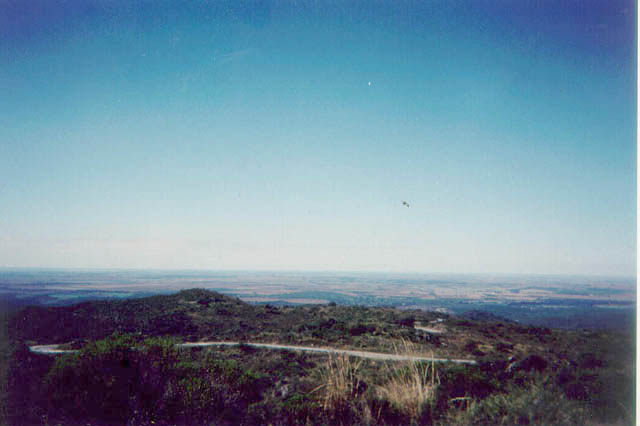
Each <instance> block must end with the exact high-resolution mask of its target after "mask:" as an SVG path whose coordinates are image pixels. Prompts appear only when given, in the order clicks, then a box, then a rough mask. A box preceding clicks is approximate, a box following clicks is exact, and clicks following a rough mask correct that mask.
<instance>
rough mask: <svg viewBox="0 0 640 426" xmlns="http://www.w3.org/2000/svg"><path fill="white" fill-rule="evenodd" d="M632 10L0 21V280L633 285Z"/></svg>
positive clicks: (393, 8)
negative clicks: (124, 273) (190, 273)
mask: <svg viewBox="0 0 640 426" xmlns="http://www.w3.org/2000/svg"><path fill="white" fill-rule="evenodd" d="M367 6H369V7H367ZM635 8H636V5H635V3H634V2H631V1H612V2H602V3H598V2H572V3H555V2H537V1H531V2H528V1H523V2H514V3H503V2H491V1H487V2H484V1H482V2H473V3H471V4H468V3H467V2H455V1H452V2H412V1H408V2H402V3H398V2H386V1H383V2H378V3H374V4H366V3H359V2H358V3H357V2H342V3H334V4H323V3H316V2H311V1H301V2H296V3H295V4H287V3H281V2H264V3H261V4H260V5H256V4H249V3H244V2H233V3H226V2H216V3H213V4H209V3H207V4H201V3H188V2H183V3H177V2H162V3H136V2H134V3H126V2H113V3H112V2H108V3H105V2H92V1H89V2H80V1H70V2H64V3H60V4H56V3H54V2H45V1H42V2H40V1H36V2H29V3H22V2H15V3H13V2H4V3H2V4H0V81H1V82H2V86H3V89H4V90H3V96H2V97H0V206H1V207H0V268H45V269H47V268H63V269H64V268H79V269H136V270H144V269H159V268H163V269H165V270H210V271H220V270H243V271H246V270H263V271H287V270H293V271H331V272H340V271H352V272H367V271H371V272H376V271H379V272H384V273H424V274H429V273H443V274H446V273H451V274H456V273H469V274H524V275H529V274H541V275H580V276H620V277H634V276H635V275H636V272H637V271H636V259H637V257H636V251H637V247H636V223H637V222H636V217H637V212H636V192H637V188H636V182H637V172H636V116H637V113H636V86H637V82H636V32H635V31H636V9H635ZM403 202H406V203H408V206H406V205H405V204H403ZM446 271H450V272H446Z"/></svg>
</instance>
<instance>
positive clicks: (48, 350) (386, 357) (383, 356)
mask: <svg viewBox="0 0 640 426" xmlns="http://www.w3.org/2000/svg"><path fill="white" fill-rule="evenodd" d="M241 344H242V345H247V346H252V347H254V348H265V349H276V350H281V349H284V350H289V351H303V352H319V353H326V354H329V353H331V354H345V355H350V356H356V357H360V358H367V359H373V360H378V361H429V362H431V361H434V362H453V363H456V364H475V363H476V362H475V361H474V360H472V359H456V358H431V357H425V356H415V355H399V354H388V353H379V352H367V351H355V350H351V349H337V348H324V347H315V346H293V345H279V344H275V343H254V342H242V343H241V342H217V341H216V342H186V343H180V344H178V346H179V347H182V348H195V347H207V346H239V345H241ZM59 346H60V345H35V346H30V347H29V350H30V351H31V352H33V353H39V354H46V355H58V354H63V353H73V352H78V351H77V350H71V349H58V347H59Z"/></svg>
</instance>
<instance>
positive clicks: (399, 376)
mask: <svg viewBox="0 0 640 426" xmlns="http://www.w3.org/2000/svg"><path fill="white" fill-rule="evenodd" d="M403 346H404V347H403V353H404V354H415V350H414V347H413V345H408V344H407V343H406V342H403ZM396 353H399V351H398V350H397V348H396ZM390 376H391V378H390V379H389V381H387V383H385V384H384V385H382V386H379V387H378V388H377V392H378V396H379V397H380V398H384V399H386V400H388V401H389V402H390V403H391V404H392V405H393V406H395V407H396V408H398V409H399V410H401V411H403V412H405V413H406V414H407V415H409V417H411V418H413V419H418V418H419V417H420V415H421V414H422V409H423V407H424V404H425V403H426V402H427V401H429V400H431V399H432V398H433V397H434V394H435V390H436V388H437V386H438V385H439V384H440V378H439V377H438V373H437V372H436V370H435V364H434V362H433V361H431V364H426V365H425V364H424V363H422V362H416V361H407V362H403V363H401V364H400V365H396V366H395V368H393V370H392V371H390Z"/></svg>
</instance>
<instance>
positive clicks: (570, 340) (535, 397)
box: [7, 289, 635, 424]
mask: <svg viewBox="0 0 640 426" xmlns="http://www.w3.org/2000/svg"><path fill="white" fill-rule="evenodd" d="M472 318H474V319H468V318H465V319H463V318H457V317H451V316H447V315H444V314H441V313H434V312H425V311H418V310H415V311H400V310H396V309H393V308H367V307H359V306H350V307H347V306H339V305H335V304H329V305H322V306H318V305H314V306H296V307H290V306H281V307H275V306H270V305H249V304H247V303H244V302H242V301H240V300H239V299H235V298H232V297H228V296H224V295H221V294H219V293H216V292H211V291H207V290H199V289H194V290H186V291H181V292H179V293H177V294H173V295H167V296H153V297H148V298H142V299H130V300H118V301H95V302H85V303H81V304H78V305H73V306H66V307H53V308H45V307H29V308H25V309H23V310H21V311H19V312H18V313H17V314H15V315H14V316H12V317H11V318H10V320H9V326H8V330H9V340H10V345H11V347H12V348H13V351H12V356H11V360H10V370H9V379H8V402H7V413H8V414H7V417H8V419H9V421H10V422H13V423H14V424H23V423H21V421H23V420H24V419H25V417H24V416H27V417H28V418H29V419H31V420H32V421H33V422H36V423H38V422H39V423H42V419H43V418H46V419H48V420H47V422H60V423H63V424H76V423H82V422H84V423H83V424H86V422H87V421H90V422H91V424H110V423H116V424H122V423H123V422H125V423H126V422H129V424H151V422H154V423H155V424H159V423H160V424H162V423H163V422H166V423H167V424H235V423H238V422H239V421H241V422H244V423H246V424H264V423H269V422H272V423H275V424H305V423H307V422H308V421H310V422H311V423H319V424H322V423H327V424H334V423H342V424H371V423H387V424H407V423H412V422H413V423H421V424H431V423H435V424H452V423H454V424H456V423H457V424H469V423H474V422H475V423H480V424H486V423H499V422H500V421H505V422H507V423H521V422H529V423H534V424H536V423H537V424H549V423H558V424H576V422H577V423H584V422H588V421H593V422H595V423H598V422H616V421H619V422H622V424H627V423H630V422H632V421H633V418H634V417H633V416H634V405H633V384H634V375H635V369H634V364H633V338H632V336H630V335H624V334H619V333H613V332H602V331H599V332H592V331H586V330H581V331H562V330H552V329H548V328H541V327H525V326H521V325H519V324H517V323H513V322H506V321H499V318H496V317H495V316H491V315H482V314H481V313H477V314H474V315H473V316H472ZM203 340H227V341H245V342H263V343H281V344H295V345H308V346H324V347H333V348H345V349H363V350H367V351H373V352H383V353H396V352H410V353H414V354H422V355H429V356H435V357H442V358H471V359H475V360H476V361H477V365H476V366H455V365H450V364H439V365H437V366H434V365H430V364H428V363H392V362H382V361H363V360H355V359H350V358H347V357H337V358H336V357H329V358H327V356H326V355H320V354H309V353H298V352H296V353H292V352H287V351H273V350H268V349H256V348H252V347H249V346H240V347H230V348H206V349H202V348H193V349H178V347H177V346H176V345H175V344H176V343H179V342H193V341H203ZM53 343H58V344H66V345H67V346H68V347H71V348H77V349H79V350H80V352H79V353H76V354H69V355H64V356H59V357H57V358H54V357H50V356H43V355H37V354H33V353H31V352H29V349H28V346H29V345H34V344H53ZM416 382H417V383H419V384H420V386H419V388H420V389H412V388H410V386H412V385H411V383H416ZM418 390H419V392H418ZM105 395H106V396H107V397H106V398H105V397H104V396H105ZM416 395H421V396H419V399H418V400H416V399H415V398H416ZM123 398H124V399H123ZM79 403H81V404H79ZM79 406H82V407H84V408H82V409H78V407H79ZM116 407H122V408H120V409H116ZM43 416H44V417H43ZM36 419H38V420H36Z"/></svg>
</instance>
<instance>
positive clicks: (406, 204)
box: [402, 201, 411, 207]
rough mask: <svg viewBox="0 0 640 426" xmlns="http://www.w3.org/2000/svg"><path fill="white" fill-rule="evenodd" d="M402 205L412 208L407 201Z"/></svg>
mask: <svg viewBox="0 0 640 426" xmlns="http://www.w3.org/2000/svg"><path fill="white" fill-rule="evenodd" d="M402 205H403V206H407V207H411V206H410V205H409V203H407V202H406V201H403V202H402Z"/></svg>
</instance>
